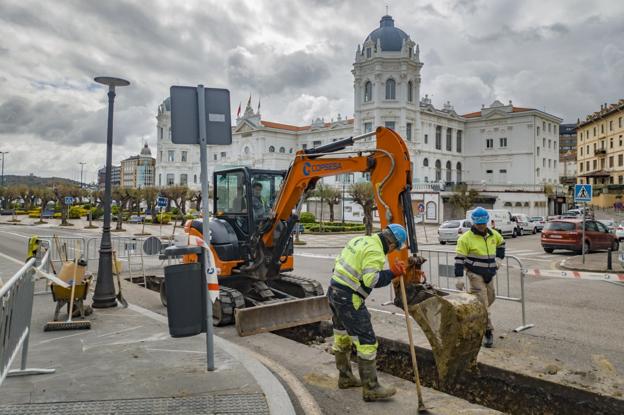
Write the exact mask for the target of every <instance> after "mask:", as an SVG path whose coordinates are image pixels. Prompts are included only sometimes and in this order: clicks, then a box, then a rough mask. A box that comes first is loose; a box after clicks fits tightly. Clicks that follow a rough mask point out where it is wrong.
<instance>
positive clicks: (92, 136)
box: [0, 97, 151, 145]
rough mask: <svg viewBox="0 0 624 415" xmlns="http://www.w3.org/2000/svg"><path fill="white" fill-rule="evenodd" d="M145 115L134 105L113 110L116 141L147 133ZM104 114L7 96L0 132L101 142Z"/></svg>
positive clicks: (1, 107)
mask: <svg viewBox="0 0 624 415" xmlns="http://www.w3.org/2000/svg"><path fill="white" fill-rule="evenodd" d="M148 115H149V114H146V113H145V112H144V111H143V110H142V109H140V108H137V107H130V108H126V109H125V110H119V111H116V112H115V119H116V124H115V126H116V129H115V137H116V140H115V141H116V143H117V144H121V145H123V144H124V143H125V142H126V140H127V139H128V138H129V137H132V136H141V135H143V134H147V133H149V132H150V130H149V129H151V126H150V123H151V122H150V121H151V120H150V118H147V116H148ZM106 117H107V109H106V107H104V108H101V109H99V110H96V111H87V110H83V109H80V108H78V107H76V106H73V105H72V104H71V103H66V102H54V101H48V100H46V101H39V102H34V101H29V100H28V99H26V98H23V97H9V98H8V99H7V100H5V101H4V102H2V103H1V104H0V131H2V133H3V134H16V135H34V136H36V137H41V138H43V139H45V140H49V141H54V142H56V143H59V144H67V145H80V144H82V143H97V142H100V143H101V142H103V137H105V134H106Z"/></svg>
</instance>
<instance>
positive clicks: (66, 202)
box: [65, 196, 74, 205]
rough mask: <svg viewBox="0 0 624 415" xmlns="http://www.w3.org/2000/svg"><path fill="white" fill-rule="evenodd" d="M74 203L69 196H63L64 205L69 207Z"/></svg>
mask: <svg viewBox="0 0 624 415" xmlns="http://www.w3.org/2000/svg"><path fill="white" fill-rule="evenodd" d="M73 203H74V198H73V197H71V196H65V204H66V205H71V204H73Z"/></svg>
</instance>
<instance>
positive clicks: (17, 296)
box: [0, 250, 54, 386]
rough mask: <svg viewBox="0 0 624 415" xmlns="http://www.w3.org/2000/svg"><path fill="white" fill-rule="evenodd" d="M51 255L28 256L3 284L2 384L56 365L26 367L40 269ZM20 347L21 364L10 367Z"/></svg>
mask: <svg viewBox="0 0 624 415" xmlns="http://www.w3.org/2000/svg"><path fill="white" fill-rule="evenodd" d="M42 252H43V250H42ZM50 258H51V252H50V251H49V250H47V251H45V254H43V257H42V258H40V259H38V258H31V259H29V260H28V262H26V263H25V264H24V265H23V266H22V267H21V268H20V269H19V271H17V272H16V273H15V274H14V275H13V276H12V277H11V278H10V279H9V280H8V282H7V283H6V284H5V285H3V286H2V287H0V386H1V385H2V383H3V382H4V380H5V379H6V377H8V376H20V375H36V374H44V373H53V372H54V369H35V368H28V367H27V362H28V341H29V338H30V333H31V318H32V310H33V303H34V294H35V280H36V278H37V269H39V270H40V271H45V270H46V269H47V268H48V265H49V261H50ZM20 350H21V362H20V368H19V369H15V370H11V369H10V368H11V365H12V364H13V362H14V360H15V359H16V358H17V356H18V353H19V351H20Z"/></svg>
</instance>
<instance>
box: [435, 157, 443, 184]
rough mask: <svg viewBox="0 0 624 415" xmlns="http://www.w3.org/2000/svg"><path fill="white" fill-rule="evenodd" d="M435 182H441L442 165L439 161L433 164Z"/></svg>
mask: <svg viewBox="0 0 624 415" xmlns="http://www.w3.org/2000/svg"><path fill="white" fill-rule="evenodd" d="M435 180H436V182H439V181H440V180H442V163H441V162H440V160H436V162H435Z"/></svg>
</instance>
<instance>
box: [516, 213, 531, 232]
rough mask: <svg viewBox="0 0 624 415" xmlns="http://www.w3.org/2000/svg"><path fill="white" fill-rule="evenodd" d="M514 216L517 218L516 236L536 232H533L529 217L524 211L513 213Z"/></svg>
mask: <svg viewBox="0 0 624 415" xmlns="http://www.w3.org/2000/svg"><path fill="white" fill-rule="evenodd" d="M511 216H512V218H514V219H515V222H516V236H521V235H524V234H525V233H535V232H531V231H532V229H531V227H530V224H529V217H528V216H527V215H525V214H524V213H512V214H511Z"/></svg>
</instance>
